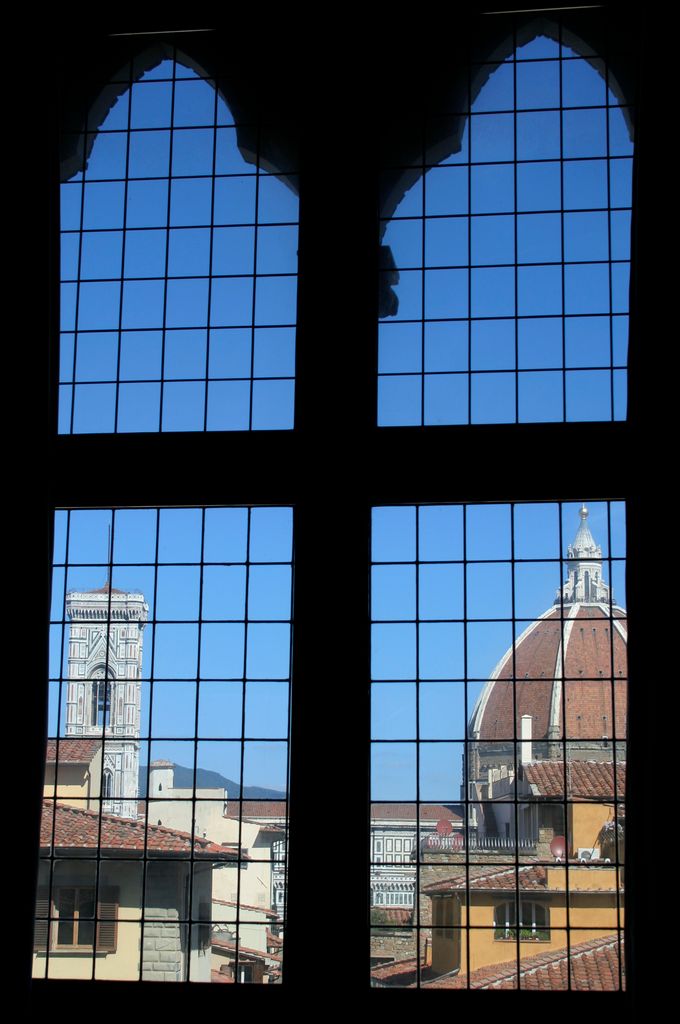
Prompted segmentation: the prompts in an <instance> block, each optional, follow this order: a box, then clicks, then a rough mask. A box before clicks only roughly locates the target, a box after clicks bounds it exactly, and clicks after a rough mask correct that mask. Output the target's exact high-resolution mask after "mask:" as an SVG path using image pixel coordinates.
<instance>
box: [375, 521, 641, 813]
mask: <svg viewBox="0 0 680 1024" xmlns="http://www.w3.org/2000/svg"><path fill="white" fill-rule="evenodd" d="M586 504H587V507H588V509H589V512H590V515H589V519H588V523H589V526H590V529H591V532H592V534H593V537H594V538H595V540H596V542H597V543H598V544H600V546H601V547H602V555H603V559H606V558H607V557H608V556H609V555H610V556H611V559H612V561H611V562H610V563H608V562H606V561H605V562H604V564H603V574H604V578H605V580H606V581H607V582H610V581H613V585H614V596H615V599H616V601H617V602H618V603H619V604H620V605H623V606H624V607H625V577H624V573H625V568H624V562H623V558H624V556H625V509H624V505H623V503H621V502H612V503H611V505H610V506H609V509H610V510H611V515H610V518H609V523H608V506H607V504H606V503H603V502H592V503H591V502H586ZM579 508H580V503H565V504H564V505H563V506H562V515H561V524H562V544H560V506H559V505H557V504H552V503H545V504H518V505H515V507H514V523H513V519H512V517H511V511H510V506H509V505H472V506H468V507H467V510H466V528H465V529H464V525H463V523H464V520H463V508H462V506H429V507H428V506H424V507H421V508H420V509H419V512H418V527H417V526H416V509H415V507H414V506H405V507H392V508H382V509H376V510H374V514H373V531H374V542H373V561H374V565H373V569H372V599H373V602H372V608H373V613H372V614H373V619H374V620H379V621H375V622H374V625H373V627H372V629H373V632H372V678H373V680H374V682H373V685H372V708H373V715H372V735H373V739H374V740H376V741H378V742H376V743H374V747H373V788H372V794H373V797H374V798H375V799H388V800H389V799H400V800H411V799H415V795H416V792H415V790H416V758H417V756H420V786H421V791H420V797H421V799H425V800H442V801H452V800H458V799H459V797H460V782H461V764H462V755H463V750H464V746H463V743H462V741H463V740H464V738H465V735H466V727H465V723H466V721H467V720H468V719H469V717H470V714H471V712H472V709H473V708H474V705H475V701H476V699H477V697H478V695H479V693H480V692H481V689H482V686H483V680H485V679H486V678H487V677H488V676H489V674H490V673H491V671H492V670H493V668H494V667H495V665H496V664H497V662H498V661H499V660H500V658H501V657H502V656H503V655H504V654H505V652H506V651H507V650H508V648H509V647H510V646H511V644H512V640H513V633H514V635H515V636H519V634H520V633H522V632H523V630H524V629H526V627H527V626H528V625H529V624H530V623H531V622H532V621H533V620H534V619H536V618H537V617H538V616H539V615H541V614H542V613H543V612H545V611H547V610H548V609H549V608H550V607H551V606H552V604H553V601H554V598H555V592H556V590H557V588H558V587H559V586H560V584H561V582H563V580H564V579H565V578H566V575H567V573H566V567H565V564H564V562H563V561H560V560H559V552H560V550H561V549H562V550H563V551H564V553H565V554H566V547H567V545H568V544H570V543H571V542H572V541H573V539H574V537H575V534H576V531H577V529H578V526H579V522H580V519H579V514H578V512H579ZM610 534H611V551H610V547H609V535H610ZM464 535H465V536H464ZM464 541H465V542H466V543H465V545H464ZM513 548H514V550H513ZM416 551H417V554H418V559H419V564H418V565H416V564H414V559H415V558H416ZM513 554H514V557H515V558H516V559H527V560H529V561H527V562H526V563H521V562H519V563H518V564H516V565H515V571H514V600H515V613H514V614H515V618H516V621H515V623H514V630H513V623H512V622H510V621H501V620H502V619H506V618H507V619H510V618H512V615H513V605H512V602H513V573H512V571H511V565H510V564H509V562H508V561H503V560H509V559H510V558H511V557H512V555H513ZM464 556H465V557H467V559H468V564H467V567H466V569H465V571H464V566H463V564H462V562H461V560H462V559H463V557H464ZM376 563H377V564H376ZM416 584H417V585H416ZM416 591H417V592H418V603H419V607H418V618H416ZM465 612H467V622H462V621H455V620H457V619H462V618H463V616H464V614H465ZM428 620H430V621H428ZM432 620H444V621H432ZM447 620H449V621H447ZM483 620H490V621H483ZM466 657H467V673H466V663H465V658H466ZM417 677H418V679H419V680H420V682H419V684H418V687H416V681H415V680H416V678H417ZM423 680H424V681H423ZM466 680H467V685H466ZM416 701H419V708H418V711H419V736H418V738H419V739H420V740H421V743H420V753H419V755H418V753H417V751H416V744H415V742H407V741H409V740H410V741H414V740H415V739H416ZM380 740H390V741H392V742H390V743H389V744H388V743H382V744H381V743H380V742H379V741H380ZM433 740H437V741H447V742H438V743H436V744H435V743H428V742H427V741H433ZM394 741H403V742H394Z"/></svg>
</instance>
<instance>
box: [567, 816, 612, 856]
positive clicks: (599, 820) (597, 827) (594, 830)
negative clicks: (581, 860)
mask: <svg viewBox="0 0 680 1024" xmlns="http://www.w3.org/2000/svg"><path fill="white" fill-rule="evenodd" d="M613 818H614V806H613V804H591V803H574V804H570V805H569V837H570V843H571V850H570V855H571V856H572V857H575V856H576V853H577V851H578V849H579V848H583V847H588V848H589V849H592V847H594V846H601V840H600V832H601V831H602V826H603V825H604V824H605V823H606V822H607V821H612V820H613Z"/></svg>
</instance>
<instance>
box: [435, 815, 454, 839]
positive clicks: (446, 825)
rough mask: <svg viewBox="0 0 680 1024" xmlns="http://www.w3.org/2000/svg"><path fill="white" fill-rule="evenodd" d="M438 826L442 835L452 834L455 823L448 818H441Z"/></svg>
mask: <svg viewBox="0 0 680 1024" xmlns="http://www.w3.org/2000/svg"><path fill="white" fill-rule="evenodd" d="M436 828H437V832H438V833H439V835H440V836H450V835H451V833H452V832H453V825H452V824H451V822H450V821H449V820H448V819H447V818H440V819H439V821H438V822H437V826H436Z"/></svg>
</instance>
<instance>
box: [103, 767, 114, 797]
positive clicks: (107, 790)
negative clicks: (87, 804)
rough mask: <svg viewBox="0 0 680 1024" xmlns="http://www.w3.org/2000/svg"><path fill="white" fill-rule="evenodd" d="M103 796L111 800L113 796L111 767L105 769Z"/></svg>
mask: <svg viewBox="0 0 680 1024" xmlns="http://www.w3.org/2000/svg"><path fill="white" fill-rule="evenodd" d="M102 796H103V798H104V800H111V799H112V798H113V772H112V771H111V770H110V769H109V768H105V769H104V776H103V779H102Z"/></svg>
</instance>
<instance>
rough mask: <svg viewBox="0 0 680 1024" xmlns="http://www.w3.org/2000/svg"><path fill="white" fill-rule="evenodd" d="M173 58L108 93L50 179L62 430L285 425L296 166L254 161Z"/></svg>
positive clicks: (207, 94) (208, 90)
mask: <svg viewBox="0 0 680 1024" xmlns="http://www.w3.org/2000/svg"><path fill="white" fill-rule="evenodd" d="M176 69H177V75H178V77H179V80H178V81H175V83H174V87H173V82H172V81H162V80H161V79H163V78H171V77H172V73H173V65H172V62H170V61H164V62H163V63H162V64H160V65H159V66H158V67H157V68H154V69H153V70H152V71H150V72H147V73H146V74H145V75H143V76H142V78H141V79H140V80H139V81H137V82H136V83H135V84H134V85H133V86H132V89H131V90H128V91H127V92H125V93H123V95H122V96H120V97H119V98H118V100H117V102H116V103H115V104H114V106H113V107H112V109H111V111H110V112H109V114H108V116H107V118H106V119H105V121H104V123H103V124H102V125H101V129H100V132H99V134H98V135H97V137H96V138H95V140H94V143H93V146H92V151H91V155H90V157H89V160H88V165H87V168H86V171H85V173H82V172H81V173H78V174H77V175H75V176H74V177H73V178H72V179H71V180H70V181H69V182H66V183H65V184H64V185H62V199H61V221H62V260H61V262H62V266H61V271H62V272H61V276H62V282H63V284H62V296H61V319H62V337H61V367H60V379H61V381H62V388H61V399H60V430H61V431H62V432H64V431H66V432H68V431H69V430H70V429H71V415H72V413H73V430H74V431H75V432H76V433H80V432H108V431H111V430H113V429H117V430H119V431H155V430H158V429H159V423H160V424H162V429H163V430H202V429H204V423H205V425H206V428H207V429H209V430H244V429H248V428H249V427H250V426H252V428H253V429H290V428H291V427H292V425H293V398H294V384H293V376H294V362H295V319H296V296H297V278H296V273H297V217H298V200H297V195H296V192H295V189H296V178H295V176H294V175H287V176H286V178H285V179H284V178H283V177H277V176H275V175H272V174H267V173H266V172H264V171H260V173H256V168H255V166H254V165H253V164H249V163H247V162H246V161H245V160H244V158H243V157H242V155H241V153H240V152H239V149H238V146H237V143H236V128H235V126H234V123H233V119H232V117H231V114H230V112H229V110H228V107H227V106H226V104H225V103H224V101H223V100H222V99H221V98H219V99H218V100H217V102H216V94H215V91H214V89H213V87H212V84H210V83H209V82H206V81H203V80H201V79H199V78H197V76H196V75H195V73H194V72H193V71H190V70H189V69H187V68H183V67H182V66H181V65H176ZM173 96H174V99H173ZM128 119H129V126H130V132H129V133H128V130H127V129H128ZM128 139H129V143H128ZM213 157H214V162H213ZM126 170H127V177H128V180H127V181H126V180H125V178H126ZM213 170H214V173H215V175H217V177H216V178H215V179H214V187H213V178H212V174H213ZM166 273H167V277H168V280H167V283H166V281H165V275H166ZM254 273H255V274H256V275H257V276H256V277H255V278H254V277H253V276H252V275H253V274H254ZM121 275H122V278H123V280H122V282H121ZM206 376H207V378H208V379H209V381H210V383H209V385H208V386H207V387H206V384H205V378H206ZM225 378H226V379H225ZM117 379H118V380H119V381H120V387H119V388H118V389H117V388H116V384H115V381H116V380H117ZM161 381H163V383H161ZM70 382H75V385H76V386H75V389H74V388H73V387H71V386H70ZM161 401H162V411H161ZM72 403H73V406H72ZM116 416H117V419H116Z"/></svg>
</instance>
